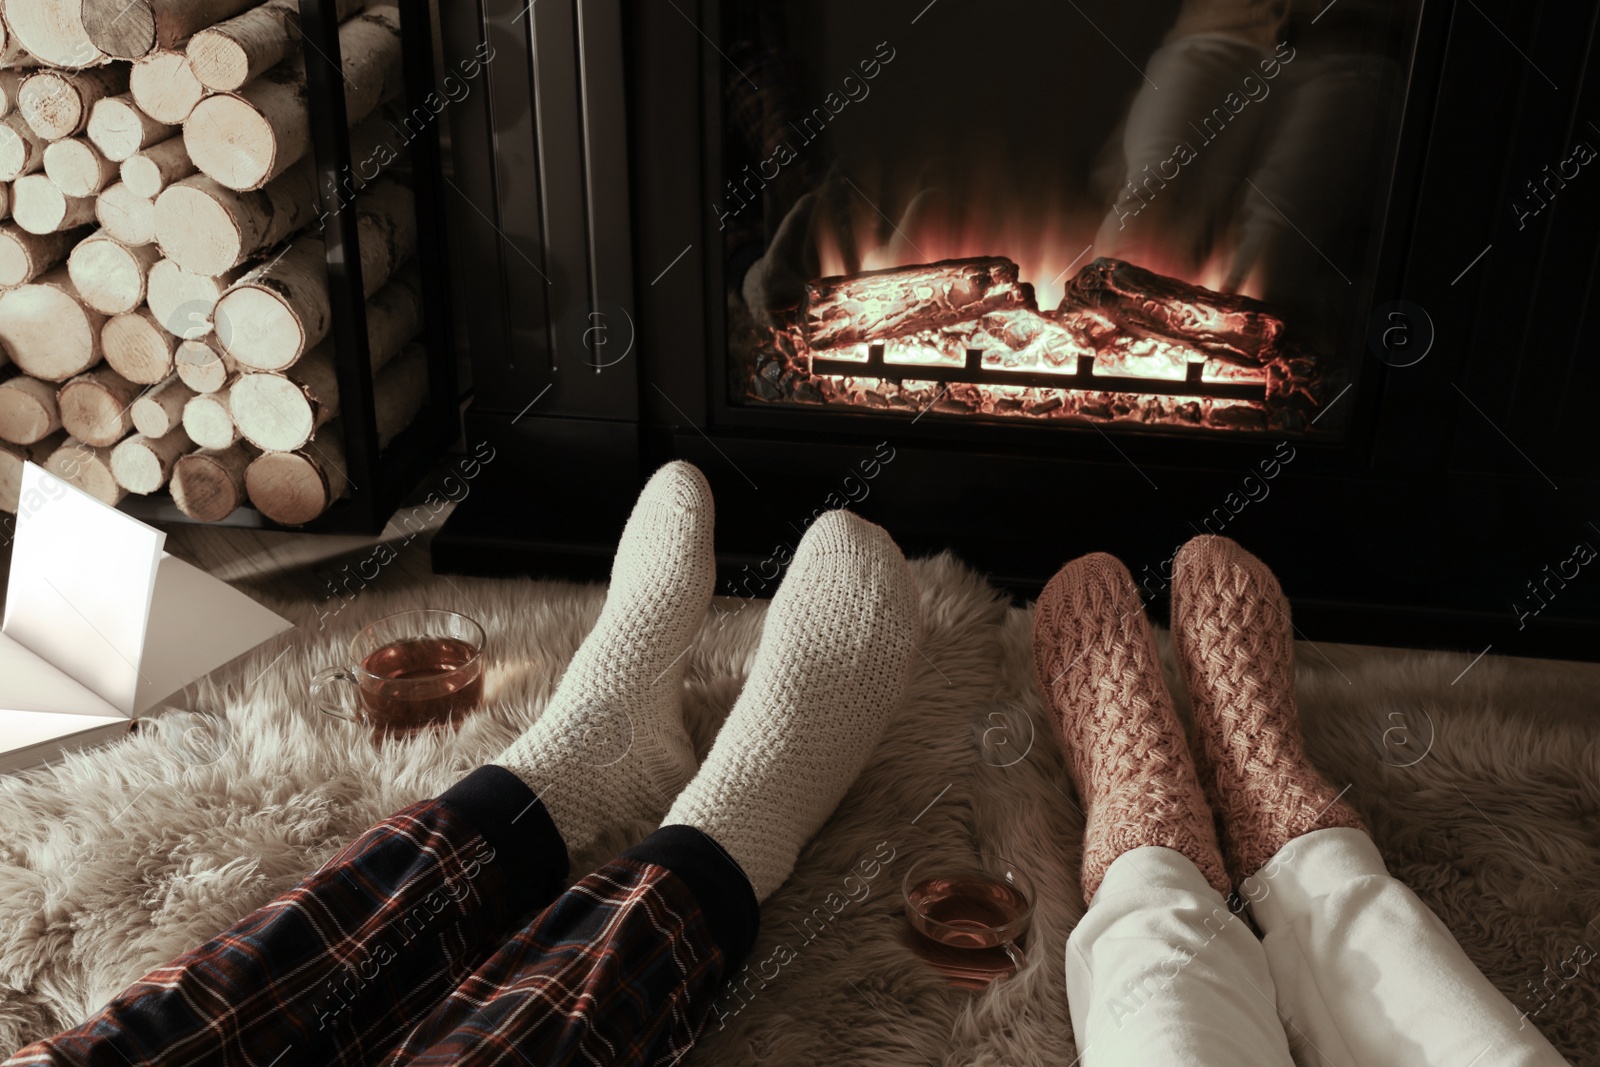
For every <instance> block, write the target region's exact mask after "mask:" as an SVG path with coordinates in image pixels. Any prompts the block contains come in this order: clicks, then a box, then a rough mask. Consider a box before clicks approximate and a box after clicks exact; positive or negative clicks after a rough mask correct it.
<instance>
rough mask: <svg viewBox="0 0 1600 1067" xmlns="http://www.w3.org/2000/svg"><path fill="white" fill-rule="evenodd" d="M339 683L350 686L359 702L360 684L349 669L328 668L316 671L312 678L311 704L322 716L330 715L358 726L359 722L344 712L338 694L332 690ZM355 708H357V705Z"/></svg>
mask: <svg viewBox="0 0 1600 1067" xmlns="http://www.w3.org/2000/svg"><path fill="white" fill-rule="evenodd" d="M340 682H343V683H345V684H346V685H348V686H350V688H351V689H352V690H354V695H355V697H356V699H357V700H358V701H359V699H360V694H361V683H360V682H358V681H357V680H356V676H355V675H354V674H353V673H352V672H351V670H350V668H349V667H329V668H327V669H326V670H321V671H318V672H317V673H316V674H315V675H314V676H312V679H311V703H312V704H314V705H315V706H316V708H317V710H318V711H320V712H322V713H323V714H324V715H331V716H333V717H334V718H335V719H343V720H344V721H345V722H353V723H355V724H356V725H358V726H359V725H361V720H360V719H358V718H356V717H355V716H354V715H351V714H350V713H349V712H347V711H345V710H344V709H345V702H344V701H343V700H342V699H340V694H339V693H338V692H337V691H336V690H335V688H334V687H335V686H336V685H338V684H339V683H340ZM357 706H358V707H359V704H358V705H357Z"/></svg>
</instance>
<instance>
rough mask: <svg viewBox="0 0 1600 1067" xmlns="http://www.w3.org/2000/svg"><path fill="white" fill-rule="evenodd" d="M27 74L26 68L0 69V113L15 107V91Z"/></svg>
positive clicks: (5, 112) (3, 113)
mask: <svg viewBox="0 0 1600 1067" xmlns="http://www.w3.org/2000/svg"><path fill="white" fill-rule="evenodd" d="M3 30H4V23H0V31H3ZM4 62H5V60H4V58H3V54H0V64H3V63H4ZM27 76H28V72H27V71H26V70H19V69H16V68H10V69H0V115H9V114H11V113H12V112H13V111H15V110H16V109H17V91H18V90H19V89H21V88H22V81H23V79H24V78H26V77H27Z"/></svg>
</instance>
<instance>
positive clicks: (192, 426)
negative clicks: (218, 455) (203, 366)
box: [183, 385, 239, 448]
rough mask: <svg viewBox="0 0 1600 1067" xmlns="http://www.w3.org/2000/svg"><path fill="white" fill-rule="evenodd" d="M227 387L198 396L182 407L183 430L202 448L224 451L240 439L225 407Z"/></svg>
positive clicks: (230, 413) (230, 412)
mask: <svg viewBox="0 0 1600 1067" xmlns="http://www.w3.org/2000/svg"><path fill="white" fill-rule="evenodd" d="M228 390H229V387H228V386H226V385H225V386H223V387H222V388H221V389H218V390H217V391H216V392H214V393H197V394H196V395H195V396H193V397H191V398H190V399H189V402H188V403H187V404H185V405H183V429H184V431H185V432H186V433H187V434H188V435H189V436H190V437H192V438H193V439H194V442H195V444H197V445H199V446H200V447H201V448H227V447H228V446H229V445H231V444H233V443H234V442H235V441H237V440H238V439H239V427H237V426H235V425H234V422H233V412H232V410H230V408H229V405H228Z"/></svg>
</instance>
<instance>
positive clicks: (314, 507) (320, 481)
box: [245, 438, 346, 526]
mask: <svg viewBox="0 0 1600 1067" xmlns="http://www.w3.org/2000/svg"><path fill="white" fill-rule="evenodd" d="M319 451H321V452H322V453H324V455H322V456H319V455H318V452H319ZM345 488H346V486H345V474H344V468H343V466H342V465H341V463H340V461H339V459H338V458H337V457H335V456H334V450H333V448H331V447H323V446H321V444H320V438H319V444H318V446H317V447H315V448H308V449H307V450H306V451H304V452H266V453H263V454H262V455H260V456H258V457H256V458H255V459H254V460H253V461H252V462H251V464H250V466H249V468H248V469H247V470H246V471H245V491H246V492H247V493H248V494H249V496H250V503H252V504H254V505H255V506H256V510H257V511H259V512H261V514H263V515H265V516H266V517H267V518H269V519H271V520H272V521H273V522H276V523H278V524H280V525H283V526H303V525H305V524H306V523H308V522H311V521H312V520H313V519H315V518H317V517H318V516H320V515H321V514H322V513H323V512H325V511H327V510H328V508H330V507H332V506H333V502H334V501H335V500H337V499H339V497H341V496H343V495H344V491H345Z"/></svg>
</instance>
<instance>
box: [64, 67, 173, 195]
mask: <svg viewBox="0 0 1600 1067" xmlns="http://www.w3.org/2000/svg"><path fill="white" fill-rule="evenodd" d="M85 132H86V133H88V135H89V140H91V141H93V142H94V143H95V146H96V147H97V148H99V149H100V151H101V152H102V153H103V154H104V155H105V157H106V158H107V159H109V160H113V161H114V162H117V163H121V162H122V161H123V160H125V159H127V158H128V157H129V156H131V155H133V154H134V153H135V152H137V151H139V150H140V149H142V148H149V147H150V146H151V145H155V144H160V143H162V142H164V141H167V140H170V139H172V137H173V136H174V135H175V134H177V132H178V130H177V127H175V126H171V125H169V124H167V123H165V122H161V121H159V120H157V119H153V118H151V117H150V116H149V115H147V114H145V111H144V109H143V108H141V107H140V106H139V105H138V104H136V103H134V101H133V94H132V93H123V94H122V95H120V96H108V97H106V98H105V99H104V100H97V101H95V105H94V107H93V108H92V109H90V111H89V126H88V129H87V130H86V131H85ZM150 195H151V196H154V195H155V194H154V193H151V194H150Z"/></svg>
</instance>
